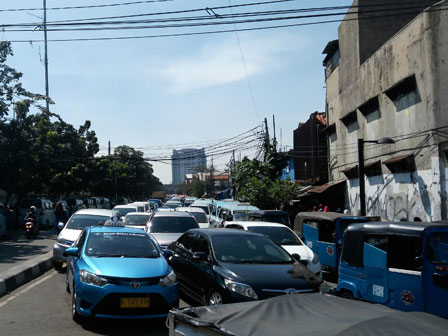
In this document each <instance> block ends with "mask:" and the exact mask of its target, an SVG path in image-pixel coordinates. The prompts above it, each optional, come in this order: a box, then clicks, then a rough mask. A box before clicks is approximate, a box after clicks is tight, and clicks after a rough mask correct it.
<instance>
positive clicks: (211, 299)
mask: <svg viewBox="0 0 448 336" xmlns="http://www.w3.org/2000/svg"><path fill="white" fill-rule="evenodd" d="M223 303H224V299H223V298H222V295H221V293H220V292H218V291H217V290H215V289H212V290H211V291H210V293H209V294H208V296H207V305H209V306H216V305H221V304H223Z"/></svg>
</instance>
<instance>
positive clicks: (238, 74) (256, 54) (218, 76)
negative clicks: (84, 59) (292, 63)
mask: <svg viewBox="0 0 448 336" xmlns="http://www.w3.org/2000/svg"><path fill="white" fill-rule="evenodd" d="M304 44H305V43H304V41H299V40H298V38H297V36H294V35H291V34H276V35H272V34H271V35H269V36H266V35H265V36H264V37H259V35H245V39H244V40H243V39H241V48H242V51H243V55H244V61H245V64H246V70H247V73H248V75H249V76H250V77H252V76H254V75H258V74H261V73H263V72H267V71H272V70H277V69H279V68H281V67H284V66H286V65H287V64H286V63H287V62H285V61H284V59H285V53H291V52H297V51H298V50H299V49H301V48H302V47H303V46H304ZM296 61H297V60H296ZM151 72H153V73H154V74H155V75H157V76H159V77H160V78H161V79H162V80H163V81H164V82H165V83H166V84H167V86H168V88H169V91H171V92H176V93H185V92H188V91H192V90H195V89H198V88H204V87H210V86H217V85H223V84H228V83H232V82H237V81H240V80H244V79H245V77H246V74H245V70H244V65H243V61H242V56H241V52H240V49H239V46H238V41H237V39H236V37H235V36H234V35H233V36H227V37H226V38H225V39H224V40H221V41H220V42H219V43H218V42H212V43H207V44H205V45H203V46H202V47H201V48H200V49H197V50H196V51H195V52H193V53H191V54H189V55H183V57H182V58H181V57H177V58H176V59H172V60H168V64H166V65H165V66H164V68H163V69H162V70H160V68H159V69H157V70H153V71H151Z"/></svg>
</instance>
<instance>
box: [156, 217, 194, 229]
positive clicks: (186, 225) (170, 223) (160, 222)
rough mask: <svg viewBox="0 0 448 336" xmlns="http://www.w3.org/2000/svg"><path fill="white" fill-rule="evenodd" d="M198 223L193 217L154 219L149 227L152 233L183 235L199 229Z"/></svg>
mask: <svg viewBox="0 0 448 336" xmlns="http://www.w3.org/2000/svg"><path fill="white" fill-rule="evenodd" d="M198 227H199V226H198V223H196V221H195V219H194V218H192V217H174V216H173V217H170V216H160V217H154V218H153V219H152V221H151V225H150V227H149V232H151V233H182V232H186V231H188V230H190V229H195V228H198Z"/></svg>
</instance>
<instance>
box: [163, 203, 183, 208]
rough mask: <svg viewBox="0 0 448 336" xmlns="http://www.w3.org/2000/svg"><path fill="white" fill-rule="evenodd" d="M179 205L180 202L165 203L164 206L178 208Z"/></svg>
mask: <svg viewBox="0 0 448 336" xmlns="http://www.w3.org/2000/svg"><path fill="white" fill-rule="evenodd" d="M178 207H180V204H179V203H165V204H164V205H163V208H165V209H166V208H169V209H176V208H178Z"/></svg>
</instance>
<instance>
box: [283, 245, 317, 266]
mask: <svg viewBox="0 0 448 336" xmlns="http://www.w3.org/2000/svg"><path fill="white" fill-rule="evenodd" d="M282 247H283V248H284V249H285V250H286V251H288V253H289V254H294V253H297V254H298V255H299V256H300V259H302V260H307V261H308V262H311V261H312V260H313V258H314V253H313V251H311V249H310V248H309V247H308V246H306V245H282Z"/></svg>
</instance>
